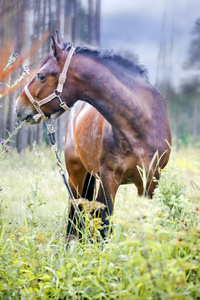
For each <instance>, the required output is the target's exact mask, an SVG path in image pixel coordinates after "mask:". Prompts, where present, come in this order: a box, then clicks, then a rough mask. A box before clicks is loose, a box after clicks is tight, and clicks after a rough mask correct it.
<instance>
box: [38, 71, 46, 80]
mask: <svg viewBox="0 0 200 300" xmlns="http://www.w3.org/2000/svg"><path fill="white" fill-rule="evenodd" d="M37 77H38V79H39V80H40V81H41V82H43V81H45V78H46V77H45V76H43V75H42V74H40V73H38V74H37Z"/></svg>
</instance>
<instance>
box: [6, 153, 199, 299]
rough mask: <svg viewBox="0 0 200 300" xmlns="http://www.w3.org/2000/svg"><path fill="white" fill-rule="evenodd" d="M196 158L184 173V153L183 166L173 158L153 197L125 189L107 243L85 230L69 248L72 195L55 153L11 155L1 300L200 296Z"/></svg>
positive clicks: (8, 173) (196, 297) (8, 169)
mask: <svg viewBox="0 0 200 300" xmlns="http://www.w3.org/2000/svg"><path fill="white" fill-rule="evenodd" d="M184 155H186V152H185V153H184ZM197 156H198V155H197ZM192 159H194V155H193V157H192V158H191V159H190V160H189V164H188V166H189V168H190V169H189V171H188V170H186V171H185V170H184V172H183V168H182V167H181V166H182V161H181V160H180V154H179V156H178V157H175V158H174V161H177V164H178V165H180V166H179V168H177V167H175V162H174V161H173V165H171V166H169V167H168V168H167V170H165V171H162V172H161V175H162V176H161V180H160V182H159V184H158V188H157V190H156V191H155V196H154V198H153V199H152V200H149V199H147V198H143V197H142V198H139V197H137V196H136V190H135V188H134V187H133V186H130V185H129V186H124V187H122V188H120V190H119V192H118V196H117V199H116V206H115V213H114V216H113V220H112V221H113V224H114V231H113V234H112V236H111V237H110V238H108V240H107V241H105V242H104V241H100V242H97V241H96V240H95V239H94V241H93V243H91V242H89V238H88V235H87V232H88V231H89V230H88V228H86V232H85V233H84V236H85V238H84V242H83V243H79V242H78V241H71V242H70V244H69V245H68V247H67V248H66V243H65V230H66V219H67V201H65V198H66V191H65V188H64V186H63V185H62V181H61V178H60V177H59V174H57V170H54V166H55V162H54V156H53V153H50V152H49V150H45V149H43V150H42V151H41V150H40V149H38V148H37V147H35V148H34V151H33V152H28V151H27V152H25V154H24V156H22V157H20V156H19V155H18V154H17V153H15V152H14V151H13V152H12V153H8V155H7V156H6V158H5V160H4V163H3V164H1V169H0V176H1V178H2V184H3V186H4V188H3V190H2V191H0V197H1V198H0V199H1V224H0V228H1V229H0V299H166V300H168V299H198V298H199V297H200V249H199V238H200V226H199V217H200V209H199V208H198V204H199V202H198V201H199V199H200V191H199V190H198V189H195V192H196V194H195V196H190V197H189V196H188V186H189V182H188V177H187V174H189V176H190V178H192V179H193V180H194V181H195V178H196V179H197V180H198V178H199V177H198V176H199V175H195V174H198V172H197V173H196V171H197V169H198V167H199V165H198V164H197V165H196V164H195V161H193V160H192ZM190 166H191V167H190ZM194 166H195V167H194ZM181 170H182V171H181ZM188 172H189V173H188ZM5 174H6V176H5ZM186 186H187V190H186ZM192 189H193V188H192ZM193 191H194V190H193ZM189 194H190V195H192V193H191V192H190V193H189ZM66 200H67V199H66ZM183 218H184V221H183ZM86 224H88V226H90V225H91V224H90V222H89V220H88V221H87V222H86ZM90 228H91V227H90Z"/></svg>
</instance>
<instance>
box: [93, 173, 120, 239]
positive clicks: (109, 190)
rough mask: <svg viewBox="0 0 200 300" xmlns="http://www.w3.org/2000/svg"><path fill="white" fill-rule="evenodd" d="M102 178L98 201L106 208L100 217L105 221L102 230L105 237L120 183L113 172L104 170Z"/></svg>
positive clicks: (102, 210)
mask: <svg viewBox="0 0 200 300" xmlns="http://www.w3.org/2000/svg"><path fill="white" fill-rule="evenodd" d="M100 178H101V182H100V187H99V192H98V198H97V201H99V202H101V203H102V204H104V205H105V208H104V209H101V211H100V217H101V220H102V223H103V224H102V225H103V229H101V230H100V233H101V235H102V237H103V238H105V236H106V233H107V232H108V230H109V217H110V216H111V215H112V213H113V209H114V201H115V196H116V192H117V189H118V187H119V184H118V183H117V182H116V180H115V178H114V176H113V172H108V171H107V172H106V171H105V172H102V173H101V176H100Z"/></svg>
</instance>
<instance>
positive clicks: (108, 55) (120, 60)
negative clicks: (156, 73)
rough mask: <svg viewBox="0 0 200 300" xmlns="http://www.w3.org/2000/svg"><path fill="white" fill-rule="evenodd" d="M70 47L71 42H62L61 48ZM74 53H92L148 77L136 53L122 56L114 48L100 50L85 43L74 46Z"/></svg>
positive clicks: (68, 48)
mask: <svg viewBox="0 0 200 300" xmlns="http://www.w3.org/2000/svg"><path fill="white" fill-rule="evenodd" d="M71 47H72V44H71V43H63V44H62V50H70V49H71ZM75 53H81V54H85V55H93V56H95V57H97V58H98V59H100V60H108V61H113V62H116V63H117V64H118V65H120V66H122V67H124V68H125V69H128V70H129V71H131V72H133V73H136V74H139V75H140V76H141V77H143V78H146V79H148V71H147V69H146V68H145V67H144V66H143V65H142V64H140V63H139V61H138V58H137V56H136V55H133V54H130V53H128V54H125V56H122V55H121V54H119V53H118V52H116V51H114V50H102V49H98V48H92V47H89V46H85V45H78V46H76V48H75Z"/></svg>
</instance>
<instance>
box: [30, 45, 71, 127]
mask: <svg viewBox="0 0 200 300" xmlns="http://www.w3.org/2000/svg"><path fill="white" fill-rule="evenodd" d="M74 51H75V48H74V47H73V46H72V47H71V49H70V51H69V54H68V56H67V58H66V61H65V64H64V67H63V70H62V73H60V75H59V78H58V85H57V88H56V89H55V91H54V92H53V93H52V94H50V95H49V96H47V97H45V98H44V99H42V100H40V101H37V100H35V99H34V98H33V96H32V95H31V93H30V91H29V89H28V84H27V85H26V86H25V88H24V91H25V93H26V96H27V97H28V99H29V100H30V101H31V103H32V104H33V106H34V107H35V109H36V110H37V112H38V114H37V115H35V116H34V120H35V121H38V120H39V119H40V118H42V119H43V120H44V121H45V122H49V119H48V117H46V116H45V114H44V113H43V111H42V110H41V108H40V107H41V106H42V105H44V104H46V103H48V102H50V101H51V100H53V99H55V98H58V99H59V101H60V107H61V108H62V109H63V110H64V111H60V112H58V113H57V114H56V115H55V116H54V118H53V119H54V120H57V119H58V118H59V117H60V116H61V115H62V114H63V113H64V112H65V111H66V110H68V109H69V107H68V106H67V104H66V103H65V102H64V101H62V98H61V95H62V91H63V86H64V84H65V81H66V79H67V71H68V69H69V65H70V61H71V59H72V56H73V54H74Z"/></svg>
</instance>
